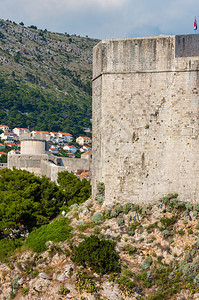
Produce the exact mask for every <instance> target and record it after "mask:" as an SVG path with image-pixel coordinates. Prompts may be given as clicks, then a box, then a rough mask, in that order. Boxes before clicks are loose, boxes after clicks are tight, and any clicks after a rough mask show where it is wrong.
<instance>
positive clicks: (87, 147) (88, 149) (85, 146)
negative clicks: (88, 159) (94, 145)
mask: <svg viewBox="0 0 199 300" xmlns="http://www.w3.org/2000/svg"><path fill="white" fill-rule="evenodd" d="M79 150H80V151H81V152H87V151H90V150H92V149H91V147H89V146H87V145H84V146H83V147H82V148H80V149H79Z"/></svg>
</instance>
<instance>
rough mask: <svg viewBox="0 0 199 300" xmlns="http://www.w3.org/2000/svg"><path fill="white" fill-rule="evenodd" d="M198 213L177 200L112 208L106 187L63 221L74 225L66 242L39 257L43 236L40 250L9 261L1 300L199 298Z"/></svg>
mask: <svg viewBox="0 0 199 300" xmlns="http://www.w3.org/2000/svg"><path fill="white" fill-rule="evenodd" d="M198 215H199V205H195V206H193V205H191V204H189V203H184V202H180V201H179V199H178V198H177V194H170V195H168V196H167V197H164V198H162V199H160V201H158V202H157V203H156V204H154V205H149V206H138V205H133V204H130V203H126V204H123V205H120V204H117V203H115V205H114V206H113V207H106V206H105V204H104V203H103V186H102V185H101V187H100V189H99V194H98V195H97V197H96V199H89V200H87V201H86V202H85V203H84V204H81V205H80V206H78V205H76V204H75V205H73V206H71V208H70V211H69V212H68V213H67V214H66V215H65V216H64V217H63V216H62V217H61V218H63V219H64V218H66V219H67V218H68V219H70V220H71V221H70V226H71V227H72V228H71V227H70V235H68V234H66V238H67V240H66V241H62V242H53V241H46V243H45V247H46V250H45V251H43V252H39V248H37V243H38V242H37V239H38V238H37V237H36V235H35V236H34V239H32V241H34V247H35V248H34V247H33V248H34V249H35V251H36V250H37V252H33V251H31V250H27V249H25V248H24V249H22V250H21V252H20V253H16V254H15V255H14V256H13V257H12V258H10V259H8V260H7V261H6V262H4V263H1V265H0V274H1V275H0V277H1V283H0V292H1V299H9V297H12V298H15V299H31V300H32V299H73V300H74V299H81V300H83V299H84V300H85V299H90V300H91V299H101V300H102V299H104V300H105V299H118V300H122V299H150V300H155V299H178V300H185V299H189V300H190V299H199V255H198V249H199V238H198V236H199V222H198ZM51 231H52V230H51ZM34 234H35V233H34ZM40 239H41V235H40ZM41 244H42V240H40V245H41ZM29 245H30V243H29ZM98 249H100V252H98ZM113 249H114V250H113ZM40 250H41V249H40ZM100 253H103V255H100Z"/></svg>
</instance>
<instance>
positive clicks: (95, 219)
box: [92, 214, 102, 224]
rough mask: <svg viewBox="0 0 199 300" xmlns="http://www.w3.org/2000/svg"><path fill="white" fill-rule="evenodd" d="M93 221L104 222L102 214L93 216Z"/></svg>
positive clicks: (96, 222)
mask: <svg viewBox="0 0 199 300" xmlns="http://www.w3.org/2000/svg"><path fill="white" fill-rule="evenodd" d="M92 221H93V223H95V224H101V223H102V215H101V214H94V215H93V216H92Z"/></svg>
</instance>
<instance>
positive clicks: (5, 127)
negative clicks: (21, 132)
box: [0, 125, 9, 132]
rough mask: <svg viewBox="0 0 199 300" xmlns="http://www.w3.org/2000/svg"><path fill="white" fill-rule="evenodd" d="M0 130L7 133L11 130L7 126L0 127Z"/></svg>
mask: <svg viewBox="0 0 199 300" xmlns="http://www.w3.org/2000/svg"><path fill="white" fill-rule="evenodd" d="M0 130H3V132H7V131H8V130H9V127H8V126H7V125H0Z"/></svg>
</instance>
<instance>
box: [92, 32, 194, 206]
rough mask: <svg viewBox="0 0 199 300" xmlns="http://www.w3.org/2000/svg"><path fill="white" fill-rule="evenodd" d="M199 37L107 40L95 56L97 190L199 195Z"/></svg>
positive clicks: (117, 196) (116, 196)
mask: <svg viewBox="0 0 199 300" xmlns="http://www.w3.org/2000/svg"><path fill="white" fill-rule="evenodd" d="M198 44H199V36H196V35H185V36H159V37H149V38H129V39H120V40H104V41H101V42H100V43H99V44H98V45H97V46H96V47H95V48H94V58H93V194H94V195H95V193H96V184H97V182H104V183H105V202H104V205H109V204H110V203H113V202H116V201H118V202H120V203H121V202H123V201H128V202H129V201H130V202H137V203H140V202H145V203H146V202H149V203H151V202H153V201H156V200H158V199H159V198H160V197H162V195H164V194H168V193H169V192H171V191H174V192H177V193H178V194H179V196H180V199H181V200H185V201H193V202H196V201H198V199H199V186H198V181H199V151H198V142H199V141H198V139H199V137H198V136H199V135H198V133H199V127H198V93H199V88H198V64H199V50H198Z"/></svg>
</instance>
